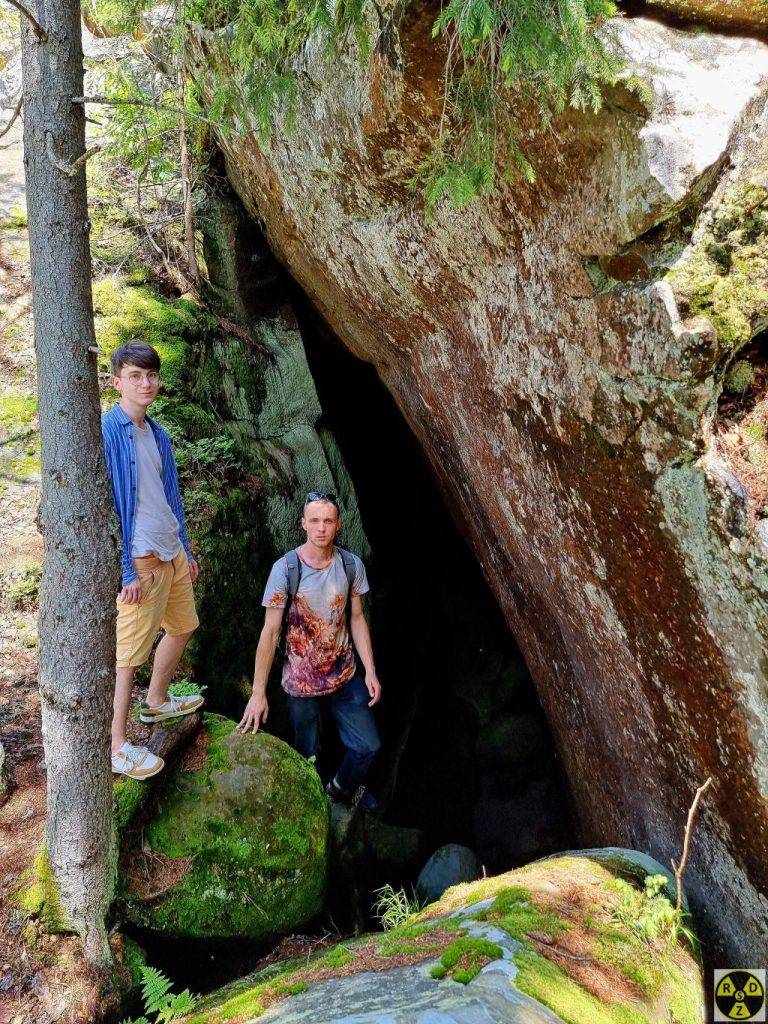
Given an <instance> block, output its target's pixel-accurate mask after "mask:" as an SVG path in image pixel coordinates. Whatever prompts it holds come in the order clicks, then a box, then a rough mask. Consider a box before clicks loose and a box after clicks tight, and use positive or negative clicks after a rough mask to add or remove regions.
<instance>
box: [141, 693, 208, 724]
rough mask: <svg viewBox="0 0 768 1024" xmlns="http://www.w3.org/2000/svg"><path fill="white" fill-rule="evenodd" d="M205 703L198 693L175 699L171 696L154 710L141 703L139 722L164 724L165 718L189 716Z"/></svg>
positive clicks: (144, 702) (143, 702)
mask: <svg viewBox="0 0 768 1024" xmlns="http://www.w3.org/2000/svg"><path fill="white" fill-rule="evenodd" d="M204 703H205V698H204V697H201V696H200V694H199V693H194V694H192V695H191V696H189V697H176V696H174V695H173V694H171V696H170V697H169V698H168V700H167V701H166V702H165V703H164V704H158V706H157V707H156V708H153V707H151V706H150V705H149V704H147V702H146V701H142V702H141V710H140V711H139V720H140V721H142V722H149V723H150V724H151V723H152V722H164V721H165V720H166V718H181V717H182V715H191V714H192V712H193V711H197V709H198V708H199V707H202V705H203V704H204Z"/></svg>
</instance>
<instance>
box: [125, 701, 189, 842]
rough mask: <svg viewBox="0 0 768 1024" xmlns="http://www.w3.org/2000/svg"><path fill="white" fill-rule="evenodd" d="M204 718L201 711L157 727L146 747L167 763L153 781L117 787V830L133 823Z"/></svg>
mask: <svg viewBox="0 0 768 1024" xmlns="http://www.w3.org/2000/svg"><path fill="white" fill-rule="evenodd" d="M202 722H203V715H202V712H200V711H195V712H194V714H191V715H185V716H184V717H183V718H178V719H175V720H174V721H171V722H168V723H167V724H165V725H156V726H154V728H153V729H152V733H151V735H150V737H149V740H148V741H147V743H146V746H147V748H148V749H149V750H150V751H151V752H152V753H153V754H156V755H157V756H158V757H162V759H163V760H164V761H165V762H166V766H165V768H164V769H163V772H161V773H160V775H156V776H154V777H153V779H151V780H150V779H144V780H143V781H141V782H139V781H137V780H136V779H124V780H122V781H120V782H118V783H117V785H116V786H115V804H116V807H117V813H116V815H115V818H116V823H117V828H118V831H120V832H122V831H124V830H125V829H126V828H127V827H128V825H130V823H131V822H132V821H133V819H134V818H135V817H136V814H137V813H138V811H139V809H140V808H141V807H142V806H143V805H144V804H145V803H146V801H147V797H148V796H149V794H150V793H151V792H152V789H153V783H154V779H158V778H161V777H162V776H163V774H164V773H165V772H167V771H168V762H169V761H170V760H172V759H173V758H174V757H175V756H176V755H177V754H179V753H180V752H181V751H182V750H183V749H184V748H185V747H186V746H187V744H188V743H189V741H190V739H191V738H192V737H193V736H194V735H195V734H196V733H197V731H198V729H199V728H200V726H201V725H202Z"/></svg>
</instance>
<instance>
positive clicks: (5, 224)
mask: <svg viewBox="0 0 768 1024" xmlns="http://www.w3.org/2000/svg"><path fill="white" fill-rule="evenodd" d="M26 226H27V211H26V210H24V209H22V207H20V206H14V208H13V209H12V210H11V212H10V213H9V214H8V216H7V217H4V218H3V219H2V221H0V228H8V229H13V228H25V227H26Z"/></svg>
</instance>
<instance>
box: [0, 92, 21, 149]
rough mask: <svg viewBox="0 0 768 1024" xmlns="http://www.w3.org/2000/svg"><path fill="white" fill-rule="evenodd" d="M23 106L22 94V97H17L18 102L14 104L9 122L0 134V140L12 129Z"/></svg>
mask: <svg viewBox="0 0 768 1024" xmlns="http://www.w3.org/2000/svg"><path fill="white" fill-rule="evenodd" d="M23 105H24V94H23V93H22V95H21V96H19V98H18V100H17V102H16V106H15V107H14V108H13V113H12V114H11V119H10V121H9V122H8V124H7V125H6V126H5V128H3V130H2V131H1V132H0V139H2V137H3V136H4V135H7V134H8V132H9V131H10V130H11V128H13V126H14V124H15V123H16V118H17V117H18V116H19V114H20V113H21V108H22V107H23Z"/></svg>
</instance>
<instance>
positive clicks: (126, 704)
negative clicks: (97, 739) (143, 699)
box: [112, 666, 136, 754]
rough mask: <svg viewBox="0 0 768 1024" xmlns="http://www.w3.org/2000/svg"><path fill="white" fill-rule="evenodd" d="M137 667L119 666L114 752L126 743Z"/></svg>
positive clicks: (114, 716) (113, 739) (113, 731)
mask: <svg viewBox="0 0 768 1024" xmlns="http://www.w3.org/2000/svg"><path fill="white" fill-rule="evenodd" d="M135 675H136V668H135V666H132V667H130V668H119V669H118V670H117V673H116V679H115V700H114V705H113V711H112V753H113V754H114V753H115V751H117V750H119V749H120V747H122V745H123V744H124V743H125V727H126V725H127V724H128V712H129V711H130V710H131V691H132V690H133V677H134V676H135Z"/></svg>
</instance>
